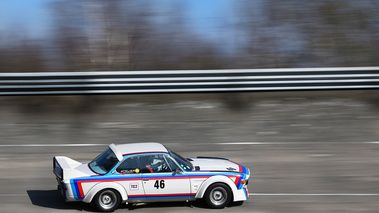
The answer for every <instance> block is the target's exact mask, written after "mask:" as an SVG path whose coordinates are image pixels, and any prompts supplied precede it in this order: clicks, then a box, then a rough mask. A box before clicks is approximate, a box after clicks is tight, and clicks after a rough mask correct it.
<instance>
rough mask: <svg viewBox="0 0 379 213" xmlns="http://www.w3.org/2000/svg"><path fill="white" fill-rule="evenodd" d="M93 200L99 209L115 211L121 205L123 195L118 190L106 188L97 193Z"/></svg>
mask: <svg viewBox="0 0 379 213" xmlns="http://www.w3.org/2000/svg"><path fill="white" fill-rule="evenodd" d="M92 202H93V203H94V205H95V206H96V208H97V209H98V210H99V211H102V212H113V211H114V210H115V209H117V208H118V207H119V206H120V203H121V196H120V193H118V191H116V190H113V189H104V190H101V191H100V192H98V193H97V194H96V196H95V197H94V199H93V201H92Z"/></svg>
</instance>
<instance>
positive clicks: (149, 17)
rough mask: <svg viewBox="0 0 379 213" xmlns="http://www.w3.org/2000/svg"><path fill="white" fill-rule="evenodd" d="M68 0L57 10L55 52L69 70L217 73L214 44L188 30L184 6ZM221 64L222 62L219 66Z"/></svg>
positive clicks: (126, 0) (219, 65)
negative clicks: (181, 70)
mask: <svg viewBox="0 0 379 213" xmlns="http://www.w3.org/2000/svg"><path fill="white" fill-rule="evenodd" d="M163 4H165V5H162V2H159V3H158V2H152V1H132V0H111V1H102V0H65V1H58V2H57V3H55V4H54V5H53V6H54V7H53V9H54V10H55V11H56V13H55V14H56V20H55V28H56V31H55V35H56V44H57V46H56V49H57V50H58V53H59V55H61V58H62V59H61V60H63V61H64V64H63V65H65V66H64V68H63V69H67V70H70V71H96V70H104V71H107V70H162V69H167V70H170V69H215V68H222V67H223V63H222V62H223V61H224V60H222V59H220V55H218V54H216V53H217V52H218V50H216V48H214V47H212V45H210V44H207V43H205V42H204V41H201V39H195V38H194V37H192V36H191V33H190V32H189V31H188V30H187V29H185V27H184V26H185V23H184V19H183V14H184V13H183V11H182V10H183V7H181V6H180V4H175V3H172V2H171V3H170V2H166V3H163ZM220 62H221V63H220Z"/></svg>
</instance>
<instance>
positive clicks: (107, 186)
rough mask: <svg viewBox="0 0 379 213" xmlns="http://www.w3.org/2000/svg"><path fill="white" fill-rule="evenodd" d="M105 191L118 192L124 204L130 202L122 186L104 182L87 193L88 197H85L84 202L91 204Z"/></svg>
mask: <svg viewBox="0 0 379 213" xmlns="http://www.w3.org/2000/svg"><path fill="white" fill-rule="evenodd" d="M103 189H114V190H117V191H118V192H119V193H120V195H121V199H122V202H123V201H126V200H128V194H127V193H126V190H125V188H124V187H123V186H122V185H121V184H119V183H115V182H103V183H98V184H96V185H95V186H94V187H92V188H91V189H90V190H89V192H88V193H87V195H86V196H85V197H84V199H83V202H85V203H90V202H91V201H92V199H93V198H94V197H95V196H96V194H97V193H98V192H100V191H101V190H103Z"/></svg>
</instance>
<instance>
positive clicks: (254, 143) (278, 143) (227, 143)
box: [213, 141, 379, 145]
mask: <svg viewBox="0 0 379 213" xmlns="http://www.w3.org/2000/svg"><path fill="white" fill-rule="evenodd" d="M213 144H216V145H288V144H303V145H306V144H379V141H372V142H328V141H326V142H225V143H213Z"/></svg>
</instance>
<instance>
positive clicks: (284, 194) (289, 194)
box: [249, 193, 379, 196]
mask: <svg viewBox="0 0 379 213" xmlns="http://www.w3.org/2000/svg"><path fill="white" fill-rule="evenodd" d="M249 196H379V194H354V193H353V194H349V193H345V194H343V193H342V194H339V193H338V194H333V193H332V194H300V193H249Z"/></svg>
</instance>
